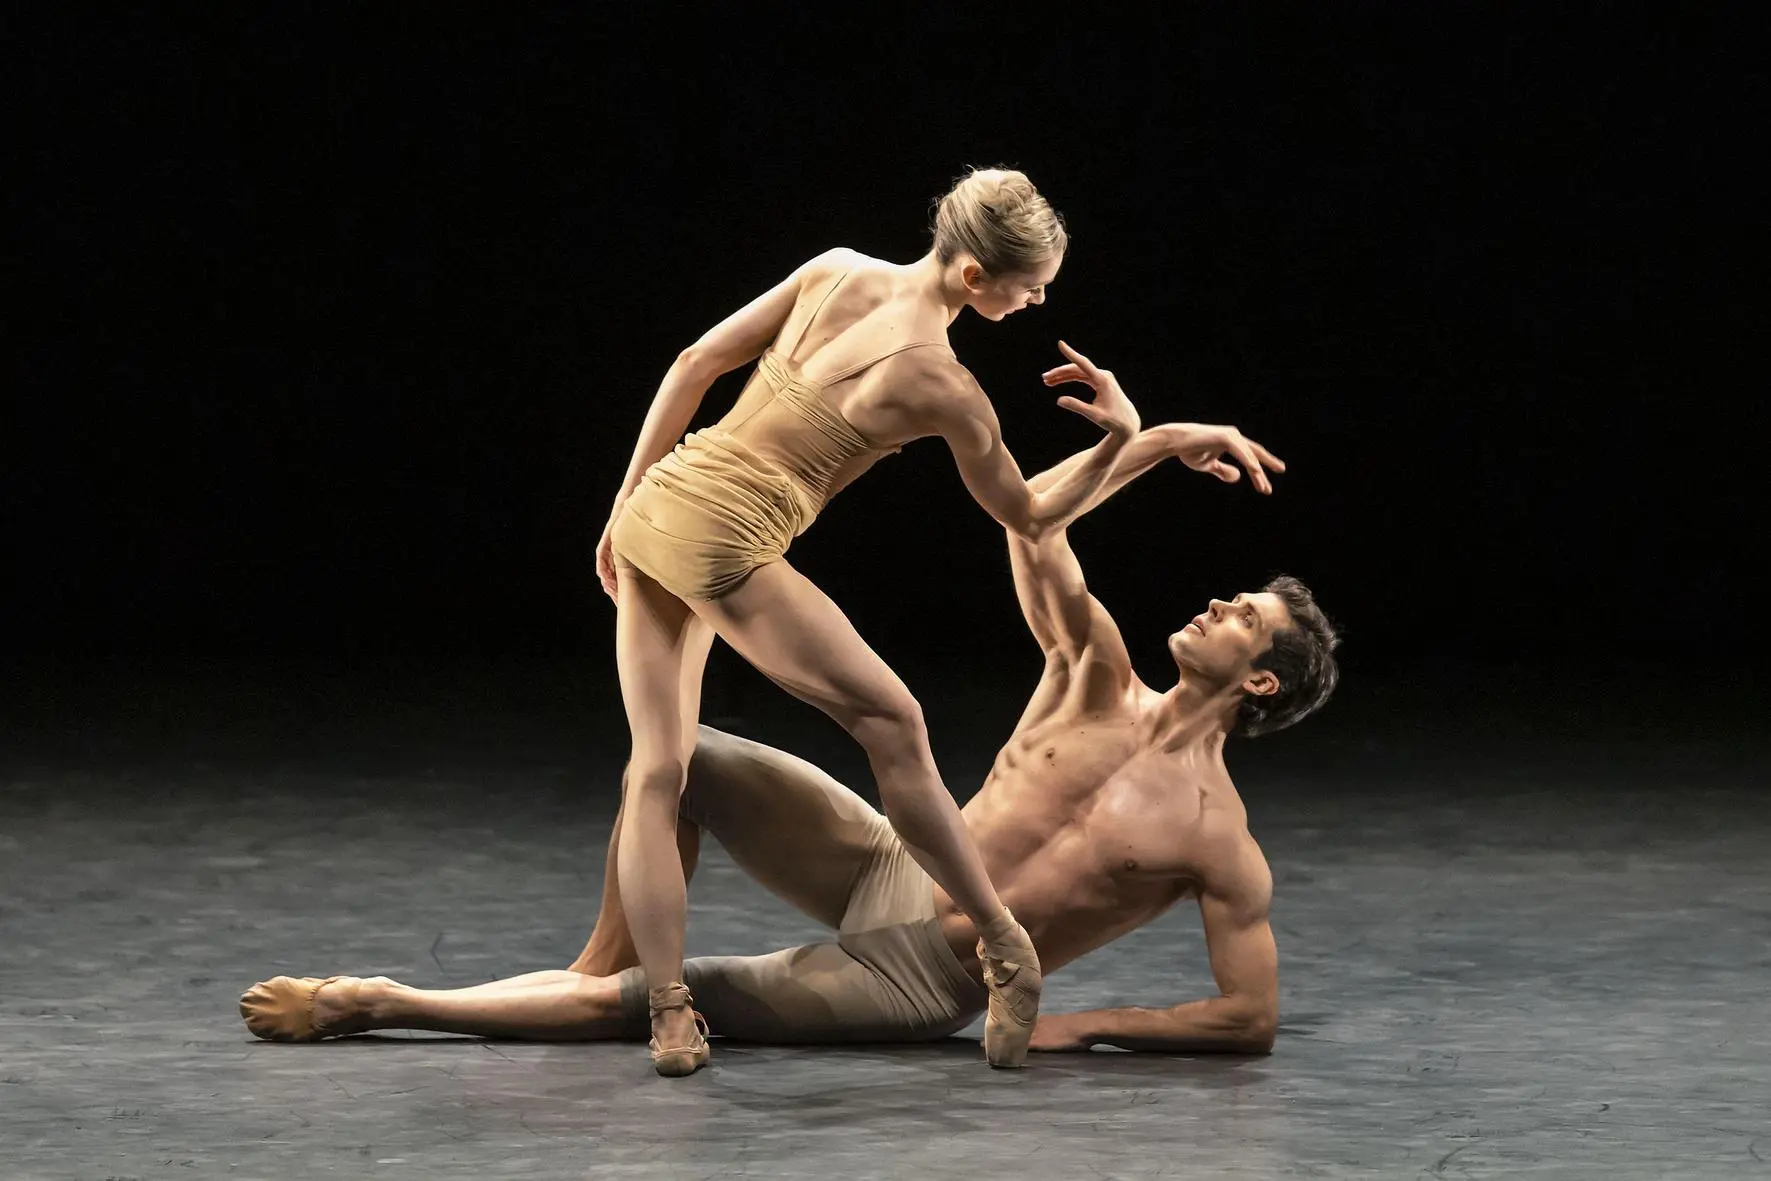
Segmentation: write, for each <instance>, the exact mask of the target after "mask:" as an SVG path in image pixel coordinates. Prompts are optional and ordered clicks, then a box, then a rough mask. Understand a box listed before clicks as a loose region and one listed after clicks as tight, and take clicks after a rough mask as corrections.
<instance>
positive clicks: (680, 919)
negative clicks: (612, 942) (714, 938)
mask: <svg viewBox="0 0 1771 1181" xmlns="http://www.w3.org/2000/svg"><path fill="white" fill-rule="evenodd" d="M616 573H617V578H618V580H619V584H620V585H619V590H620V598H619V599H618V601H617V607H616V621H615V656H616V661H617V663H618V665H619V668H620V672H621V698H622V701H623V703H624V704H625V705H626V707H627V722H628V726H629V727H630V728H631V730H632V732H633V753H632V756H631V758H630V759H629V761H628V766H627V783H626V788H625V796H624V798H623V800H622V805H621V811H622V817H621V834H620V838H619V842H618V845H619V847H618V848H617V849H616V861H617V864H616V869H617V875H618V880H619V883H620V894H621V906H622V909H623V910H624V912H625V913H626V916H627V921H628V926H629V931H630V932H631V937H632V939H633V945H634V948H635V949H636V950H637V951H638V953H639V959H640V965H641V966H642V967H643V968H644V969H645V971H646V983H647V986H648V987H650V988H652V989H659V988H662V987H664V986H666V985H669V984H676V983H680V982H681V980H682V977H683V923H684V918H685V911H686V908H687V896H686V891H685V886H684V882H683V867H682V864H681V862H680V861H678V859H677V847H676V816H677V801H678V799H679V798H680V797H681V795H682V790H683V783H684V780H685V776H686V775H687V771H688V765H689V752H690V750H691V749H692V746H691V744H692V743H693V742H694V741H695V722H696V710H697V709H698V707H699V703H700V689H701V678H700V668H701V667H702V666H703V665H705V663H706V659H707V647H708V643H709V642H710V639H709V637H708V633H707V631H706V630H704V629H698V628H696V627H694V626H693V624H694V616H693V614H692V613H691V612H690V610H689V608H688V606H686V605H685V604H684V603H683V601H682V600H681V599H678V598H677V597H676V596H675V595H673V594H671V593H670V592H669V591H667V590H665V589H664V588H663V587H662V586H660V585H659V584H658V583H657V582H655V581H653V580H652V579H651V578H650V577H648V576H647V575H646V574H644V573H642V572H641V571H639V570H637V569H635V568H634V567H632V566H629V565H627V564H625V563H622V564H620V565H619V566H618V567H617V572H616ZM691 689H692V691H693V699H692V700H691V699H690V694H689V692H687V690H691ZM685 713H686V714H687V716H685ZM652 1029H653V1034H654V1036H655V1037H656V1038H657V1040H658V1044H659V1045H660V1046H663V1047H676V1046H688V1045H690V1044H692V1043H693V1042H694V1041H695V1027H694V1022H693V1015H692V1014H691V1013H690V1011H689V1010H688V1009H687V1008H683V1007H677V1008H672V1009H666V1010H664V1011H662V1012H660V1013H659V1015H658V1016H657V1017H656V1018H655V1019H654V1021H653V1026H652Z"/></svg>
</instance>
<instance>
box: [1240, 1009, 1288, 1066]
mask: <svg viewBox="0 0 1771 1181" xmlns="http://www.w3.org/2000/svg"><path fill="white" fill-rule="evenodd" d="M1238 1024H1239V1026H1240V1028H1239V1029H1238V1030H1237V1034H1238V1040H1240V1041H1241V1043H1242V1045H1243V1048H1244V1051H1245V1052H1246V1053H1249V1054H1271V1053H1272V1052H1273V1043H1274V1042H1276V1041H1277V1040H1278V1038H1279V1009H1278V1007H1277V1006H1272V1005H1263V1006H1261V1007H1260V1008H1258V1009H1253V1010H1250V1011H1249V1012H1247V1013H1246V1014H1245V1015H1244V1016H1243V1018H1242V1020H1241V1021H1240V1022H1239V1023H1238Z"/></svg>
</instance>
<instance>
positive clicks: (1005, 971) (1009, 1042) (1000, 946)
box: [978, 907, 1045, 1069]
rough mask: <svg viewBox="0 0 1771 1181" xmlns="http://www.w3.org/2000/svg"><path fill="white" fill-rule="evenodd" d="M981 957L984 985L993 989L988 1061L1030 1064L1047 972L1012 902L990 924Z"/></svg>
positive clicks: (986, 1037)
mask: <svg viewBox="0 0 1771 1181" xmlns="http://www.w3.org/2000/svg"><path fill="white" fill-rule="evenodd" d="M978 959H979V960H980V961H982V963H983V965H984V986H985V987H986V988H987V989H989V990H990V1008H989V1011H988V1012H987V1013H986V1014H985V1017H984V1060H985V1061H987V1062H989V1063H990V1065H992V1066H995V1067H999V1068H1004V1069H1006V1068H1010V1067H1016V1066H1021V1065H1024V1064H1025V1063H1026V1061H1027V1045H1028V1043H1029V1042H1031V1041H1032V1040H1033V1025H1034V1022H1035V1020H1036V1019H1037V1018H1038V1017H1039V994H1040V992H1041V991H1042V990H1043V988H1044V986H1045V977H1044V975H1043V974H1042V973H1041V972H1040V970H1039V953H1038V952H1036V951H1034V950H1033V940H1032V939H1030V938H1028V936H1027V932H1026V930H1025V929H1024V928H1022V926H1021V924H1020V923H1017V922H1016V921H1015V916H1014V915H1012V914H1010V913H1009V912H1008V908H1007V907H1004V908H1003V912H1002V914H1001V915H1000V916H999V917H998V918H997V920H996V921H995V922H993V923H991V924H990V925H989V926H988V927H986V928H985V929H984V931H983V938H981V939H979V940H978Z"/></svg>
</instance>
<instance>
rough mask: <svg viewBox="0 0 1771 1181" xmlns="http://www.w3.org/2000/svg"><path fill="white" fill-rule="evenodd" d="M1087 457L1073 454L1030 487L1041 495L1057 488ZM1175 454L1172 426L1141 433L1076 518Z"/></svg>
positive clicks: (1116, 458) (1115, 459)
mask: <svg viewBox="0 0 1771 1181" xmlns="http://www.w3.org/2000/svg"><path fill="white" fill-rule="evenodd" d="M1086 454H1087V452H1084V453H1083V454H1082V455H1072V456H1070V458H1068V459H1066V460H1063V461H1062V462H1060V463H1057V464H1054V465H1053V466H1051V467H1049V468H1047V469H1046V470H1045V471H1043V472H1040V473H1039V474H1038V475H1036V476H1034V477H1033V478H1032V479H1030V480H1028V481H1027V487H1029V488H1031V489H1032V490H1033V491H1034V492H1035V493H1036V494H1037V493H1041V492H1044V491H1046V490H1047V489H1049V488H1051V487H1053V486H1055V485H1057V484H1058V483H1059V482H1060V481H1062V480H1065V479H1067V478H1069V477H1070V476H1071V475H1072V473H1073V472H1074V470H1075V469H1076V468H1077V467H1078V466H1080V464H1081V463H1082V461H1083V457H1084V456H1085V455H1086ZM1173 454H1174V441H1173V438H1172V432H1171V430H1170V428H1169V427H1168V426H1166V425H1165V426H1154V427H1151V428H1150V429H1149V430H1146V431H1139V432H1138V434H1137V435H1135V436H1134V437H1133V438H1132V439H1131V440H1130V441H1128V442H1127V443H1126V444H1125V446H1123V447H1121V448H1120V449H1119V453H1118V454H1117V455H1115V456H1114V457H1113V466H1112V468H1111V469H1110V470H1109V471H1108V473H1107V478H1106V479H1105V480H1103V481H1102V482H1101V483H1100V484H1099V485H1098V486H1097V487H1096V488H1095V489H1094V491H1093V492H1092V493H1090V495H1089V496H1088V498H1087V500H1086V501H1084V502H1083V504H1082V507H1081V508H1080V509H1079V510H1078V511H1077V513H1076V516H1081V515H1082V514H1083V513H1086V512H1088V511H1090V510H1091V509H1093V508H1094V507H1095V506H1096V505H1098V504H1100V503H1101V502H1102V501H1103V500H1106V499H1107V498H1108V497H1109V496H1112V495H1113V494H1114V493H1115V492H1117V491H1119V490H1120V489H1121V488H1123V487H1125V486H1126V485H1127V484H1129V483H1131V482H1132V481H1133V480H1135V479H1137V478H1138V477H1139V476H1141V475H1143V474H1144V473H1145V472H1147V471H1149V470H1150V469H1151V468H1153V467H1155V466H1156V465H1157V464H1159V463H1161V462H1162V461H1163V460H1165V459H1167V458H1168V457H1169V456H1171V455H1173Z"/></svg>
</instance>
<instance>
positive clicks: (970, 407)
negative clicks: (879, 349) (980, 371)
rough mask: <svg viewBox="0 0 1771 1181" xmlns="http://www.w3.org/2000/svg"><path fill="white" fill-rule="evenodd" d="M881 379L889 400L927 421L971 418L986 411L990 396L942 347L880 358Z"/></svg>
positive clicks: (970, 372)
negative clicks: (888, 392)
mask: <svg viewBox="0 0 1771 1181" xmlns="http://www.w3.org/2000/svg"><path fill="white" fill-rule="evenodd" d="M880 367H881V368H882V369H883V370H884V371H885V374H884V376H885V381H884V382H883V383H882V384H884V385H886V386H888V387H889V388H890V389H891V391H892V401H894V402H896V403H897V404H898V406H899V407H900V408H901V409H903V410H905V411H908V412H909V413H911V414H912V415H914V416H915V417H916V418H917V419H918V420H919V421H922V422H926V423H929V424H936V423H943V422H946V421H948V420H950V419H954V418H973V417H976V416H978V415H979V414H980V413H983V412H987V411H988V410H989V407H990V399H989V397H988V396H986V395H985V393H984V387H982V386H980V385H979V384H978V379H977V378H975V377H973V376H972V371H971V370H970V369H967V368H966V367H965V366H964V365H962V364H960V361H959V358H958V357H955V356H954V355H953V352H952V350H951V349H946V348H917V349H905V350H904V351H903V352H901V353H896V354H894V355H893V356H890V357H887V358H886V359H885V360H884V361H881V362H880Z"/></svg>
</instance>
